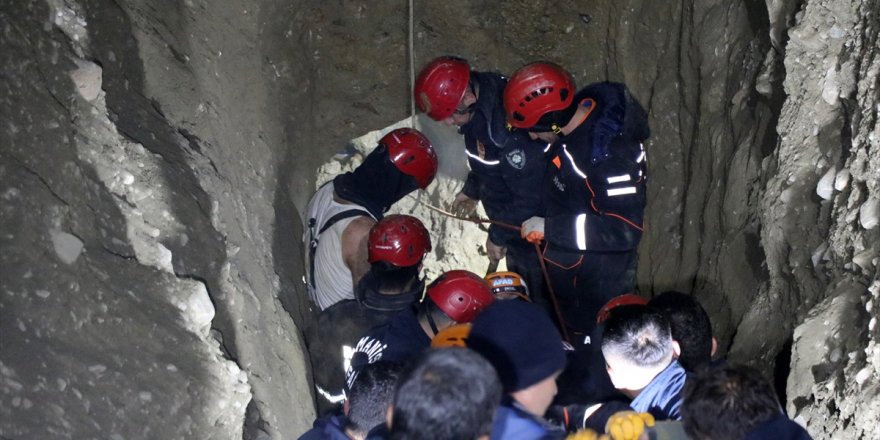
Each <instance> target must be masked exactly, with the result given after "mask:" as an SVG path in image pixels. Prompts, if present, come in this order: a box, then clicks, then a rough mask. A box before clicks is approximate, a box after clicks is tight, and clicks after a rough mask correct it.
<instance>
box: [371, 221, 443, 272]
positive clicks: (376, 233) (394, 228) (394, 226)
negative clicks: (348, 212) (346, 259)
mask: <svg viewBox="0 0 880 440" xmlns="http://www.w3.org/2000/svg"><path fill="white" fill-rule="evenodd" d="M430 251H431V236H430V235H428V230H427V229H425V225H423V224H422V222H421V221H419V219H417V218H415V217H413V216H411V215H402V214H397V215H389V216H387V217H385V218H383V219H382V220H379V222H378V223H376V224H375V225H373V227H372V228H371V229H370V235H369V238H368V239H367V252H368V260H369V262H370V263H376V262H379V261H384V262H386V263H389V264H392V265H394V266H397V267H409V266H415V265H416V264H419V262H421V261H422V258H423V257H424V256H425V254H426V253H428V252H430Z"/></svg>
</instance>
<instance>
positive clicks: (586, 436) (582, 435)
mask: <svg viewBox="0 0 880 440" xmlns="http://www.w3.org/2000/svg"><path fill="white" fill-rule="evenodd" d="M565 440H611V437H608V436H607V435H605V434H601V435H600V434H599V433H597V432H596V431H593V430H592V429H589V428H585V429H581V430H580V431H578V432H575V433H574V434H569V435H568V437H566V438H565Z"/></svg>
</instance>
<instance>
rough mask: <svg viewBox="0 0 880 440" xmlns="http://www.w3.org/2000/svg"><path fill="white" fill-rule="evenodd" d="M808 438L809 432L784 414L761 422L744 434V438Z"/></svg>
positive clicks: (794, 439)
mask: <svg viewBox="0 0 880 440" xmlns="http://www.w3.org/2000/svg"><path fill="white" fill-rule="evenodd" d="M765 439H766V440H770V439H773V440H810V439H812V437H810V433H808V432H807V430H806V429H804V428H803V427H801V425H798V424H797V423H795V422H794V421H792V420H791V419H789V418H788V417H787V416H786V415H785V414H782V413H780V414H779V415H778V416H776V417H774V418H772V419H770V420H767V421H766V422H763V423H761V424H760V425H758V426H757V427H755V429H754V430H752V431H751V432H749V433H748V434H747V435H746V438H745V440H765Z"/></svg>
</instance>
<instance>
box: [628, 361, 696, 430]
mask: <svg viewBox="0 0 880 440" xmlns="http://www.w3.org/2000/svg"><path fill="white" fill-rule="evenodd" d="M686 379H687V373H686V372H685V371H684V368H682V366H681V364H679V363H678V361H676V360H673V361H672V363H670V364H669V366H667V367H666V369H664V370H663V371H661V372H660V373H659V374H657V376H656V377H654V380H652V381H651V383H649V384H648V386H646V387H645V388H644V389H643V390H642V391H641V392H640V393H639V395H638V396H636V398H635V399H633V400H632V402H630V404H629V406H630V407H632V409H634V410H636V411H637V412H647V413H651V415H652V416H654V418H655V419H657V420H681V390H682V388H684V382H685V380H686Z"/></svg>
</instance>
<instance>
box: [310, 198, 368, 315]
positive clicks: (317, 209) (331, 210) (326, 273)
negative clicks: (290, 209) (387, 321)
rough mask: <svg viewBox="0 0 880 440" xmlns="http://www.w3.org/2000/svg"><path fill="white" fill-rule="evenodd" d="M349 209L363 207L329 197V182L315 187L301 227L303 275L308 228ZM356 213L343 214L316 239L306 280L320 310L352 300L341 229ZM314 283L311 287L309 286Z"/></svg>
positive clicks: (317, 227)
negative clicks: (352, 214)
mask: <svg viewBox="0 0 880 440" xmlns="http://www.w3.org/2000/svg"><path fill="white" fill-rule="evenodd" d="M352 209H360V210H363V211H364V212H369V211H367V209H366V208H364V207H363V206H360V205H356V204H353V203H352V204H342V203H339V202H337V201H335V200H333V182H332V181H331V182H330V183H327V184H326V185H324V186H322V187H321V188H318V191H317V192H316V193H315V195H314V196H313V197H312V200H311V201H310V202H309V205H308V207H306V218H305V222H304V224H305V228H304V230H303V243H304V244H305V252H306V277H309V276H310V274H309V243H310V242H311V240H312V235H311V231H312V230H313V231H314V232H315V234H317V233H318V231H320V230H321V228H323V227H324V224H325V223H326V222H327V220H329V219H330V218H331V217H333V216H334V215H336V214H338V213H340V212H343V211H348V210H352ZM358 217H359V216H353V217H347V218H344V219H342V220H339V221H337V222H336V223H334V224H333V225H332V226H330V227H329V228H328V229H327V230H326V231H324V232H323V233H322V234H320V236H319V237H317V238H318V247H317V248H316V249H315V257H314V262H313V264H314V271H315V279H314V280H313V281H312V282H310V283H309V295H310V296H311V298H312V301H314V302H315V304H317V305H318V307H319V308H320V309H321V310H324V309H326V308H327V307H330V306H332V305H333V304H336V303H337V302H339V301H343V300H346V299H354V286H353V285H352V281H351V270H349V268H348V266H346V265H345V261H343V260H342V243H341V242H342V232H343V231H345V228H346V227H348V224H349V223H351V222H352V220H354V219H356V218H358ZM310 219H315V223H314V225H315V226H314V227H313V228H309V226H308V225H309V220H310ZM312 284H314V286H315V287H314V289H312V287H311V286H312Z"/></svg>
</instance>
